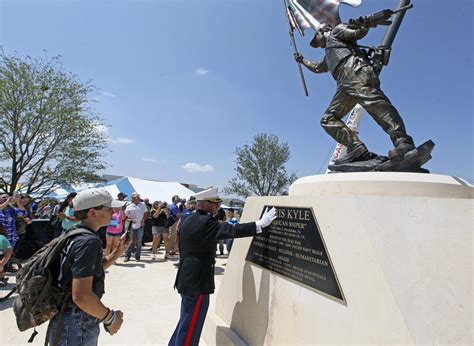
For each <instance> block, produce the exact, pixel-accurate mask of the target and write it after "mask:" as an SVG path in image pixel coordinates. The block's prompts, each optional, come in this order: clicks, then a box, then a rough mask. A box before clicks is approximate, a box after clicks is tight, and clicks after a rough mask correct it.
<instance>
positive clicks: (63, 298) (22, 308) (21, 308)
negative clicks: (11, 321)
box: [13, 228, 91, 335]
mask: <svg viewBox="0 0 474 346" xmlns="http://www.w3.org/2000/svg"><path fill="white" fill-rule="evenodd" d="M90 232H91V231H88V230H86V229H83V228H75V229H72V230H70V231H69V232H66V233H64V234H62V235H60V236H59V237H57V238H55V239H53V240H52V241H50V242H49V243H48V244H46V245H45V246H43V247H42V248H41V249H39V250H38V251H37V252H36V253H35V254H34V255H33V256H32V257H31V258H30V259H29V260H28V261H27V262H26V263H24V264H23V267H22V268H21V269H20V270H19V271H18V273H17V275H16V286H17V292H18V297H17V298H16V299H15V301H14V303H13V311H14V312H15V316H16V323H17V326H18V329H19V330H20V331H25V330H27V329H29V328H33V327H36V326H39V325H40V324H42V323H44V322H46V321H48V320H50V319H51V318H52V317H53V316H54V315H56V314H57V313H58V312H64V308H65V306H66V302H67V301H68V300H69V299H70V297H71V293H70V292H66V291H64V290H62V289H61V288H60V287H58V285H57V275H58V273H59V266H60V263H59V258H60V254H61V251H62V250H63V248H64V247H65V245H66V244H67V242H68V241H69V240H70V239H71V238H73V237H75V236H77V235H79V234H84V233H90ZM61 315H62V314H61ZM60 323H62V321H61V322H60ZM34 335H35V334H34Z"/></svg>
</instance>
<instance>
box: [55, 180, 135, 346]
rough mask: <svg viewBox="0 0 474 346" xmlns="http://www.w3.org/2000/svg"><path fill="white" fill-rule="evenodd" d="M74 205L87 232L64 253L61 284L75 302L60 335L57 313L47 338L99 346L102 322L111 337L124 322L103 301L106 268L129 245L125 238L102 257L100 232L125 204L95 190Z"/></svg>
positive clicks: (76, 199)
mask: <svg viewBox="0 0 474 346" xmlns="http://www.w3.org/2000/svg"><path fill="white" fill-rule="evenodd" d="M72 204H73V206H74V216H75V217H76V218H77V219H79V220H81V221H80V223H79V224H78V225H77V226H76V227H77V228H80V229H82V230H85V232H84V233H81V234H78V235H76V236H74V237H73V238H72V240H71V241H70V242H69V243H68V244H66V246H65V247H64V250H63V253H62V254H61V258H60V261H61V262H60V263H61V268H60V273H59V276H58V285H59V286H60V287H61V288H63V289H64V290H69V291H70V292H71V298H72V299H71V301H70V302H68V303H67V304H66V308H65V314H64V320H63V322H62V326H61V333H57V328H58V327H59V326H60V325H61V323H60V321H59V316H58V315H59V314H57V315H56V316H55V317H53V319H51V321H50V325H49V327H48V339H49V342H50V344H52V343H53V341H54V338H55V337H56V336H57V335H60V339H59V344H60V345H66V344H71V345H97V341H98V338H99V323H100V322H102V323H104V327H105V330H106V331H107V332H109V333H110V334H111V335H113V334H115V333H117V332H118V330H119V329H120V327H121V325H122V322H123V313H122V312H121V311H120V310H117V311H114V310H112V309H109V308H107V307H106V306H105V305H104V304H103V303H102V302H101V298H102V295H103V294H104V286H105V269H107V268H108V267H110V266H111V265H112V264H113V263H115V261H116V260H117V258H119V257H120V255H121V254H122V253H123V252H124V250H125V248H126V246H127V245H128V244H127V243H128V242H127V241H126V239H125V237H124V236H123V237H122V238H121V239H120V241H119V243H118V245H117V247H116V248H115V249H114V250H113V252H112V253H111V254H109V255H108V256H107V257H105V258H103V257H102V242H101V240H100V238H99V236H98V235H97V231H98V230H99V228H101V227H103V226H106V225H108V224H109V223H110V220H111V217H112V214H113V208H120V207H122V206H123V205H124V204H125V202H121V201H116V200H114V199H113V197H112V196H111V195H110V194H109V193H108V192H107V191H106V190H105V189H98V188H93V189H87V190H84V191H81V192H79V193H78V194H77V196H76V197H74V199H73V201H72Z"/></svg>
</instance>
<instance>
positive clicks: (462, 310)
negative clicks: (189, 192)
mask: <svg viewBox="0 0 474 346" xmlns="http://www.w3.org/2000/svg"><path fill="white" fill-rule="evenodd" d="M472 198H473V188H472V186H470V185H469V184H468V183H466V182H464V181H463V180H461V179H459V178H455V177H449V176H441V175H427V174H416V173H379V172H378V173H344V174H331V175H320V176H311V177H305V178H301V179H299V180H297V181H296V182H295V183H294V184H293V185H292V186H291V187H290V193H289V196H281V197H276V196H275V197H251V198H248V199H247V203H246V205H245V209H244V213H243V215H242V218H241V222H247V221H251V220H257V219H258V218H259V216H260V214H261V212H262V209H263V207H264V206H265V205H271V206H277V208H281V209H282V210H283V209H285V208H293V209H294V208H310V209H311V210H312V213H313V215H314V218H315V221H316V224H317V226H318V227H317V228H318V229H319V233H320V236H321V239H322V241H323V242H324V247H325V251H327V255H328V258H330V259H329V262H330V264H331V267H332V270H333V271H334V274H335V276H336V278H337V281H338V285H339V286H340V289H341V292H342V293H343V298H342V299H338V298H335V297H333V296H332V294H331V293H329V294H328V293H327V292H325V291H324V290H323V289H322V288H321V289H318V282H315V286H314V287H310V286H308V285H307V284H304V283H302V282H298V280H295V277H290V275H284V274H282V273H281V272H280V273H279V272H278V270H277V271H275V270H269V269H266V268H264V267H263V266H260V265H256V264H255V263H253V262H251V261H248V260H245V259H246V257H247V256H248V254H249V248H250V246H251V243H252V241H253V240H252V238H243V239H236V240H235V241H234V245H233V247H232V253H231V255H230V257H229V261H228V263H227V266H226V271H225V275H224V277H223V278H222V282H221V286H220V288H219V290H218V292H217V296H216V300H215V305H214V306H211V307H210V311H209V314H208V317H207V320H206V323H205V325H204V330H203V334H202V337H203V339H204V341H205V342H206V343H207V344H209V345H213V344H217V345H232V344H234V345H241V344H250V345H263V344H268V345H276V344H324V343H331V344H349V343H359V344H368V343H371V344H388V343H391V344H472V341H473V340H472V337H473V336H472V324H473V316H472V314H473V312H472V293H473V289H472V263H473V257H472V245H473V241H472V225H473V218H472V216H473V215H472V212H473V203H472ZM272 227H273V226H272ZM302 234H303V235H304V230H303V233H302ZM282 237H283V236H282ZM303 238H304V236H303ZM284 245H288V244H284ZM252 246H254V244H253V243H252ZM267 250H268V249H265V251H263V253H264V257H265V256H266V257H265V258H267V259H268V256H270V255H269V254H270V253H271V252H269V251H267ZM306 250H308V249H305V251H306ZM310 250H311V249H309V250H308V251H310ZM314 253H318V251H315V252H314ZM300 257H301V256H300ZM280 259H284V258H280ZM314 262H315V266H316V267H315V270H316V271H317V270H319V269H318V267H317V265H318V263H317V261H316V260H315V261H314ZM319 264H320V263H319ZM295 269H298V268H295ZM320 277H321V278H322V279H321V280H324V278H323V276H320ZM316 281H317V280H316ZM321 283H323V282H321ZM321 287H322V286H321Z"/></svg>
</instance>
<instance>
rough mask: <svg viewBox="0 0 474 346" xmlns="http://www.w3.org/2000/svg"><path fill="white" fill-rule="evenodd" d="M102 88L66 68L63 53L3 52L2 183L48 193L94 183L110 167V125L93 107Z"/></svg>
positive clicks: (5, 187) (0, 56)
mask: <svg viewBox="0 0 474 346" xmlns="http://www.w3.org/2000/svg"><path fill="white" fill-rule="evenodd" d="M95 90H96V88H95V87H94V86H93V85H92V84H91V82H90V81H89V82H86V83H83V82H81V81H80V80H79V78H78V76H77V75H75V74H73V73H70V72H66V71H64V69H63V68H62V66H61V61H60V57H53V58H51V59H38V58H31V57H26V58H20V57H18V56H17V55H16V54H14V55H7V54H6V53H5V52H3V51H0V159H1V161H2V163H1V165H0V173H1V177H0V185H1V189H3V190H4V191H5V192H7V193H11V192H13V191H14V190H15V188H16V186H17V184H21V185H22V187H25V188H26V189H25V190H26V192H27V193H35V192H39V193H40V194H42V195H44V194H46V193H47V192H49V191H51V190H52V189H53V188H54V187H55V186H57V185H58V184H60V183H77V182H90V181H96V180H97V179H98V176H97V172H98V171H99V170H101V169H103V168H105V165H104V163H103V162H102V160H101V158H102V157H103V155H104V149H105V148H106V144H107V138H106V137H105V136H104V135H103V131H100V129H101V128H102V129H103V126H104V124H103V123H102V122H101V120H100V119H99V118H98V116H97V115H96V114H95V113H94V111H93V109H92V107H91V100H92V98H91V93H92V92H94V91H95Z"/></svg>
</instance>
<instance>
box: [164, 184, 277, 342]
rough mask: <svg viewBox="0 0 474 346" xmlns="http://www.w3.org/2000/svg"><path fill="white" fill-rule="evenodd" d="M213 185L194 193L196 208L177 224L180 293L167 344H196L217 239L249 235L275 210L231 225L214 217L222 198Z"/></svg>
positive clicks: (209, 291) (211, 290)
mask: <svg viewBox="0 0 474 346" xmlns="http://www.w3.org/2000/svg"><path fill="white" fill-rule="evenodd" d="M217 192H218V191H217V187H214V188H210V189H207V190H205V191H201V192H199V193H197V194H196V195H195V196H196V201H197V210H196V212H195V213H193V214H191V215H189V216H188V217H187V218H186V220H184V222H183V224H182V225H181V227H180V231H179V236H180V238H179V247H180V249H179V250H180V260H179V268H178V273H177V274H176V281H175V284H174V287H175V288H177V289H178V292H179V293H180V294H181V315H180V317H179V321H178V325H177V326H176V329H175V331H174V333H173V335H172V336H171V340H170V341H169V343H168V345H169V346H182V345H191V346H194V345H198V344H199V338H200V336H201V331H202V327H203V326H204V321H205V319H206V314H207V309H208V307H209V295H210V294H212V293H214V288H215V284H214V264H215V263H216V260H215V256H216V245H217V241H218V240H220V239H233V238H242V237H252V236H254V235H255V234H257V233H260V232H262V231H263V228H264V227H267V226H269V225H270V224H271V223H272V222H273V220H275V218H276V209H275V208H272V209H271V210H266V211H265V213H263V215H262V217H261V218H260V220H258V221H256V222H247V223H241V224H236V225H231V224H229V223H227V222H224V221H217V219H216V218H215V216H216V215H217V211H218V210H219V206H220V204H221V202H222V199H220V197H219V196H218V194H217Z"/></svg>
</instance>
